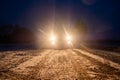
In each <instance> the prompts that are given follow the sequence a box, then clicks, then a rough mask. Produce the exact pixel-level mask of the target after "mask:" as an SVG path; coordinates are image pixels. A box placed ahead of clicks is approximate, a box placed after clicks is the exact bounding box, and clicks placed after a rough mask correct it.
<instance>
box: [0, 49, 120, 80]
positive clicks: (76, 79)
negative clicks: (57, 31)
mask: <svg viewBox="0 0 120 80" xmlns="http://www.w3.org/2000/svg"><path fill="white" fill-rule="evenodd" d="M101 60H103V61H101ZM111 64H113V65H111ZM119 65H120V64H119V63H114V62H111V60H107V59H104V58H102V57H100V56H97V55H94V54H91V53H89V52H86V51H84V50H80V49H74V50H71V49H67V50H27V51H5V52H0V80H5V79H7V80H93V79H95V80H106V79H109V80H120V69H119ZM115 66H117V67H115Z"/></svg>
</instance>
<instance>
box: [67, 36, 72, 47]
mask: <svg viewBox="0 0 120 80" xmlns="http://www.w3.org/2000/svg"><path fill="white" fill-rule="evenodd" d="M66 41H67V44H68V45H70V44H72V37H71V36H70V35H67V36H66Z"/></svg>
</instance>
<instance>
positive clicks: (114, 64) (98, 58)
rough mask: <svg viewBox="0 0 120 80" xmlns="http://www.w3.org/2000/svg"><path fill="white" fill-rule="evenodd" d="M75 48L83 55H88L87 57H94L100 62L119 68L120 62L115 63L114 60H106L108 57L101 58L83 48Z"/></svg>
mask: <svg viewBox="0 0 120 80" xmlns="http://www.w3.org/2000/svg"><path fill="white" fill-rule="evenodd" d="M75 50H76V51H79V52H80V53H81V54H83V55H86V56H89V57H91V58H94V59H96V60H97V61H99V62H102V63H103V64H107V65H109V66H111V67H114V68H116V69H119V70H120V64H118V63H115V62H113V61H110V60H108V59H105V58H102V57H100V56H97V55H94V54H92V53H90V52H87V51H85V50H80V49H75Z"/></svg>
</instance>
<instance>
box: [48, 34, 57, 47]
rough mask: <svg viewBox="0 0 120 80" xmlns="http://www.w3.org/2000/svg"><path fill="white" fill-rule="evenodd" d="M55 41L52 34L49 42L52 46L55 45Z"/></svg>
mask: <svg viewBox="0 0 120 80" xmlns="http://www.w3.org/2000/svg"><path fill="white" fill-rule="evenodd" d="M56 39H57V38H56V36H55V35H53V34H52V35H51V36H50V42H51V44H52V45H55V44H56Z"/></svg>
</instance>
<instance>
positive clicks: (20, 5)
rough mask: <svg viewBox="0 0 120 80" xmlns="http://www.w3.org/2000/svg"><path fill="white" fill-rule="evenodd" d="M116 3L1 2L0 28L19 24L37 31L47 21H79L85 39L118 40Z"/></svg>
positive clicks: (82, 0)
mask: <svg viewBox="0 0 120 80" xmlns="http://www.w3.org/2000/svg"><path fill="white" fill-rule="evenodd" d="M119 4H120V1H119V0H114V1H113V0H36V1H34V0H26V1H25V0H19V1H16V0H11V1H9V0H1V1H0V12H1V13H0V25H2V24H19V25H21V26H23V27H26V28H29V29H32V30H33V32H37V29H38V28H41V27H43V26H42V25H46V24H48V23H49V22H50V21H56V22H53V23H57V21H59V19H61V20H65V21H64V22H65V23H70V24H67V25H68V26H69V27H71V26H73V25H74V24H75V23H76V22H77V21H78V20H81V21H83V22H84V23H85V25H86V26H87V28H88V35H87V36H88V38H89V39H90V38H91V39H93V38H94V39H120V35H119V34H120V23H119V19H120V10H119V9H120V5H119ZM51 23H52V22H51ZM38 25H39V26H38ZM47 26H49V25H47ZM55 27H56V26H55Z"/></svg>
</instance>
